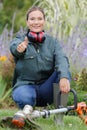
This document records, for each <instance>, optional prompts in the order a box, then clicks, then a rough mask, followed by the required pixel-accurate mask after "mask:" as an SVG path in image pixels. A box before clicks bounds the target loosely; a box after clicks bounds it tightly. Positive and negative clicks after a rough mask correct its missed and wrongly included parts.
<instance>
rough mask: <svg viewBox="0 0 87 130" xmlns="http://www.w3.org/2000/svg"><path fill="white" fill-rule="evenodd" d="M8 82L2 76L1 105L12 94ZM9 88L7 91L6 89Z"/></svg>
mask: <svg viewBox="0 0 87 130" xmlns="http://www.w3.org/2000/svg"><path fill="white" fill-rule="evenodd" d="M6 87H7V83H6V82H5V81H4V80H3V78H2V77H1V76H0V105H2V104H3V102H4V101H5V100H6V99H7V98H8V97H9V96H10V93H11V88H10V89H9V90H7V88H6ZM6 90H7V91H6Z"/></svg>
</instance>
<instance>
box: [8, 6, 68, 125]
mask: <svg viewBox="0 0 87 130" xmlns="http://www.w3.org/2000/svg"><path fill="white" fill-rule="evenodd" d="M26 23H27V27H28V31H27V33H26V34H24V35H22V36H21V35H18V36H17V37H16V38H14V39H13V41H12V42H11V45H10V51H11V53H12V55H13V56H14V58H15V63H16V67H15V73H14V80H13V92H12V97H13V100H14V101H15V102H16V103H17V105H18V106H19V108H21V109H22V111H18V112H17V113H16V114H15V116H14V118H13V120H12V122H13V123H14V124H15V125H17V126H23V125H24V118H25V116H24V115H23V113H24V112H25V113H26V111H25V109H26V106H27V108H29V109H28V113H26V114H29V110H30V112H31V111H32V107H33V106H35V105H36V106H46V105H47V104H51V103H52V102H53V83H58V84H59V85H58V86H59V87H60V90H61V92H62V93H68V92H69V91H70V82H69V78H70V77H69V62H68V59H67V57H66V56H65V54H64V53H63V51H62V48H61V46H60V44H59V42H58V40H57V39H55V38H53V37H51V36H49V35H48V34H46V33H45V31H44V25H45V14H44V12H43V10H42V9H41V8H40V7H32V8H30V9H29V10H28V13H27V19H26ZM20 117H22V118H20Z"/></svg>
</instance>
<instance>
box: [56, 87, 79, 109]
mask: <svg viewBox="0 0 87 130" xmlns="http://www.w3.org/2000/svg"><path fill="white" fill-rule="evenodd" d="M70 92H71V93H73V96H74V106H69V107H67V109H68V111H70V110H75V109H76V108H77V95H76V91H75V90H73V89H70ZM57 99H58V108H60V106H61V91H59V93H58V98H57Z"/></svg>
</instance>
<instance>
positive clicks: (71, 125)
mask: <svg viewBox="0 0 87 130" xmlns="http://www.w3.org/2000/svg"><path fill="white" fill-rule="evenodd" d="M16 111H17V110H16V109H15V110H14V109H4V110H2V109H1V110H0V119H1V118H2V117H5V116H12V115H13V114H14V113H15V112H16ZM53 116H54V115H51V116H50V117H49V118H46V119H44V118H38V119H37V120H36V122H37V123H38V124H39V125H40V126H41V127H42V130H87V126H86V125H85V124H84V123H83V122H82V120H81V119H80V118H79V117H78V116H69V115H67V116H64V120H63V121H64V125H60V126H58V125H56V124H55V123H54V117H53ZM0 130H12V129H10V128H0ZM27 130H28V129H27Z"/></svg>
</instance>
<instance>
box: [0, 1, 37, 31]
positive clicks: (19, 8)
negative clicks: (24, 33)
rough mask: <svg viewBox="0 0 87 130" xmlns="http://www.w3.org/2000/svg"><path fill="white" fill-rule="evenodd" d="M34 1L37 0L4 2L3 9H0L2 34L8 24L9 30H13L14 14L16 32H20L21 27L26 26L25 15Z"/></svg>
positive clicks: (0, 29)
mask: <svg viewBox="0 0 87 130" xmlns="http://www.w3.org/2000/svg"><path fill="white" fill-rule="evenodd" d="M34 1H35V0H32V1H29V0H22V1H21V0H12V1H9V2H8V0H3V1H2V5H3V6H2V9H0V17H1V18H0V33H1V32H2V31H3V29H4V27H5V26H6V24H7V25H8V28H9V29H11V25H12V18H13V15H14V13H15V14H16V17H15V26H14V28H15V30H14V31H15V32H16V31H18V30H19V28H20V25H25V24H26V22H25V13H26V11H27V9H28V8H29V7H30V6H31V5H32V3H33V2H34Z"/></svg>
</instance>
